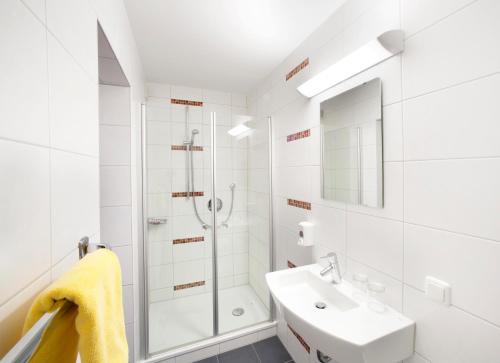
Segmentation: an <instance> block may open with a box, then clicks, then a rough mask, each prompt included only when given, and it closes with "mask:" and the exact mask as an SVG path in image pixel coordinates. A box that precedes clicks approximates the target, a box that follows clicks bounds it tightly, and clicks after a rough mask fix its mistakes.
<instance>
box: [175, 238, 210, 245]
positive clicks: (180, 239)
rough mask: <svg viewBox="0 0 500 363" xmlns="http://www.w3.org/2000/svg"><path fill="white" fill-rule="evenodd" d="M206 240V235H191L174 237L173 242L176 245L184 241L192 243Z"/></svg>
mask: <svg viewBox="0 0 500 363" xmlns="http://www.w3.org/2000/svg"><path fill="white" fill-rule="evenodd" d="M204 240H205V237H189V238H179V239H174V240H173V241H172V243H173V244H174V245H180V244H183V243H192V242H203V241H204Z"/></svg>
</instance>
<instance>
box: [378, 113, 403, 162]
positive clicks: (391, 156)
mask: <svg viewBox="0 0 500 363" xmlns="http://www.w3.org/2000/svg"><path fill="white" fill-rule="evenodd" d="M382 115H383V116H382V119H383V120H382V131H383V143H384V144H383V148H382V149H383V153H384V158H383V160H384V161H402V160H403V114H402V106H401V103H394V104H392V105H390V106H385V107H384V108H383V109H382Z"/></svg>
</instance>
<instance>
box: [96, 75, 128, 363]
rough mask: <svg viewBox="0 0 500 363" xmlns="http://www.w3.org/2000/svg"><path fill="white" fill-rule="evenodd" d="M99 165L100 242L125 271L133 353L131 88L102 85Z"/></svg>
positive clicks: (126, 303)
mask: <svg viewBox="0 0 500 363" xmlns="http://www.w3.org/2000/svg"><path fill="white" fill-rule="evenodd" d="M99 124H100V125H99V135H100V138H99V146H100V153H99V161H100V173H101V180H100V207H101V240H102V242H105V243H108V244H109V245H110V246H111V248H112V250H113V252H115V253H116V255H117V256H118V258H119V260H120V265H121V269H122V294H123V311H124V312H125V327H126V332H127V339H128V343H129V353H130V354H129V356H130V357H131V358H132V357H133V352H134V348H133V347H134V344H133V343H134V340H133V336H134V334H133V331H134V298H133V296H134V295H133V293H134V291H133V289H134V280H133V253H134V249H133V245H132V191H131V187H130V185H131V180H130V179H131V170H130V164H131V157H130V143H131V134H130V88H129V87H117V86H108V85H99Z"/></svg>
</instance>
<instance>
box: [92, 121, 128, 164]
mask: <svg viewBox="0 0 500 363" xmlns="http://www.w3.org/2000/svg"><path fill="white" fill-rule="evenodd" d="M99 131H100V132H99V134H100V141H99V149H100V150H99V151H100V154H99V160H100V164H101V165H130V163H131V160H130V139H131V135H130V127H128V126H107V125H101V126H100V127H99Z"/></svg>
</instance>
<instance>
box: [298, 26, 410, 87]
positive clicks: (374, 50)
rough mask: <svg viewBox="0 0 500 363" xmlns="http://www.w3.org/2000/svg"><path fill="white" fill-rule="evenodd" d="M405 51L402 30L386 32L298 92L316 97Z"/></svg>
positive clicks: (316, 76) (305, 83)
mask: <svg viewBox="0 0 500 363" xmlns="http://www.w3.org/2000/svg"><path fill="white" fill-rule="evenodd" d="M403 49H404V32H403V31H402V30H400V29H394V30H389V31H386V32H384V33H382V34H380V35H379V36H378V37H377V38H375V39H373V40H372V41H370V42H368V43H366V44H365V45H363V46H362V47H360V48H358V49H356V50H355V51H354V52H352V53H351V54H349V55H347V56H346V57H344V58H342V59H341V60H339V61H338V62H337V63H335V64H333V65H331V66H330V67H328V68H327V69H325V70H324V71H322V72H320V73H318V74H317V75H315V76H314V77H313V78H311V79H310V80H308V81H306V82H304V83H302V84H301V85H300V86H299V87H297V90H298V91H299V92H300V93H302V94H303V95H304V96H306V97H313V96H316V95H317V94H319V93H321V92H323V91H324V90H326V89H328V88H330V87H333V86H335V85H336V84H339V83H340V82H342V81H345V80H346V79H348V78H351V77H352V76H354V75H356V74H358V73H361V72H362V71H364V70H365V69H368V68H370V67H372V66H374V65H376V64H378V63H380V62H382V61H383V60H385V59H387V58H390V57H392V56H393V55H396V54H398V53H401V52H402V51H403Z"/></svg>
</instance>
